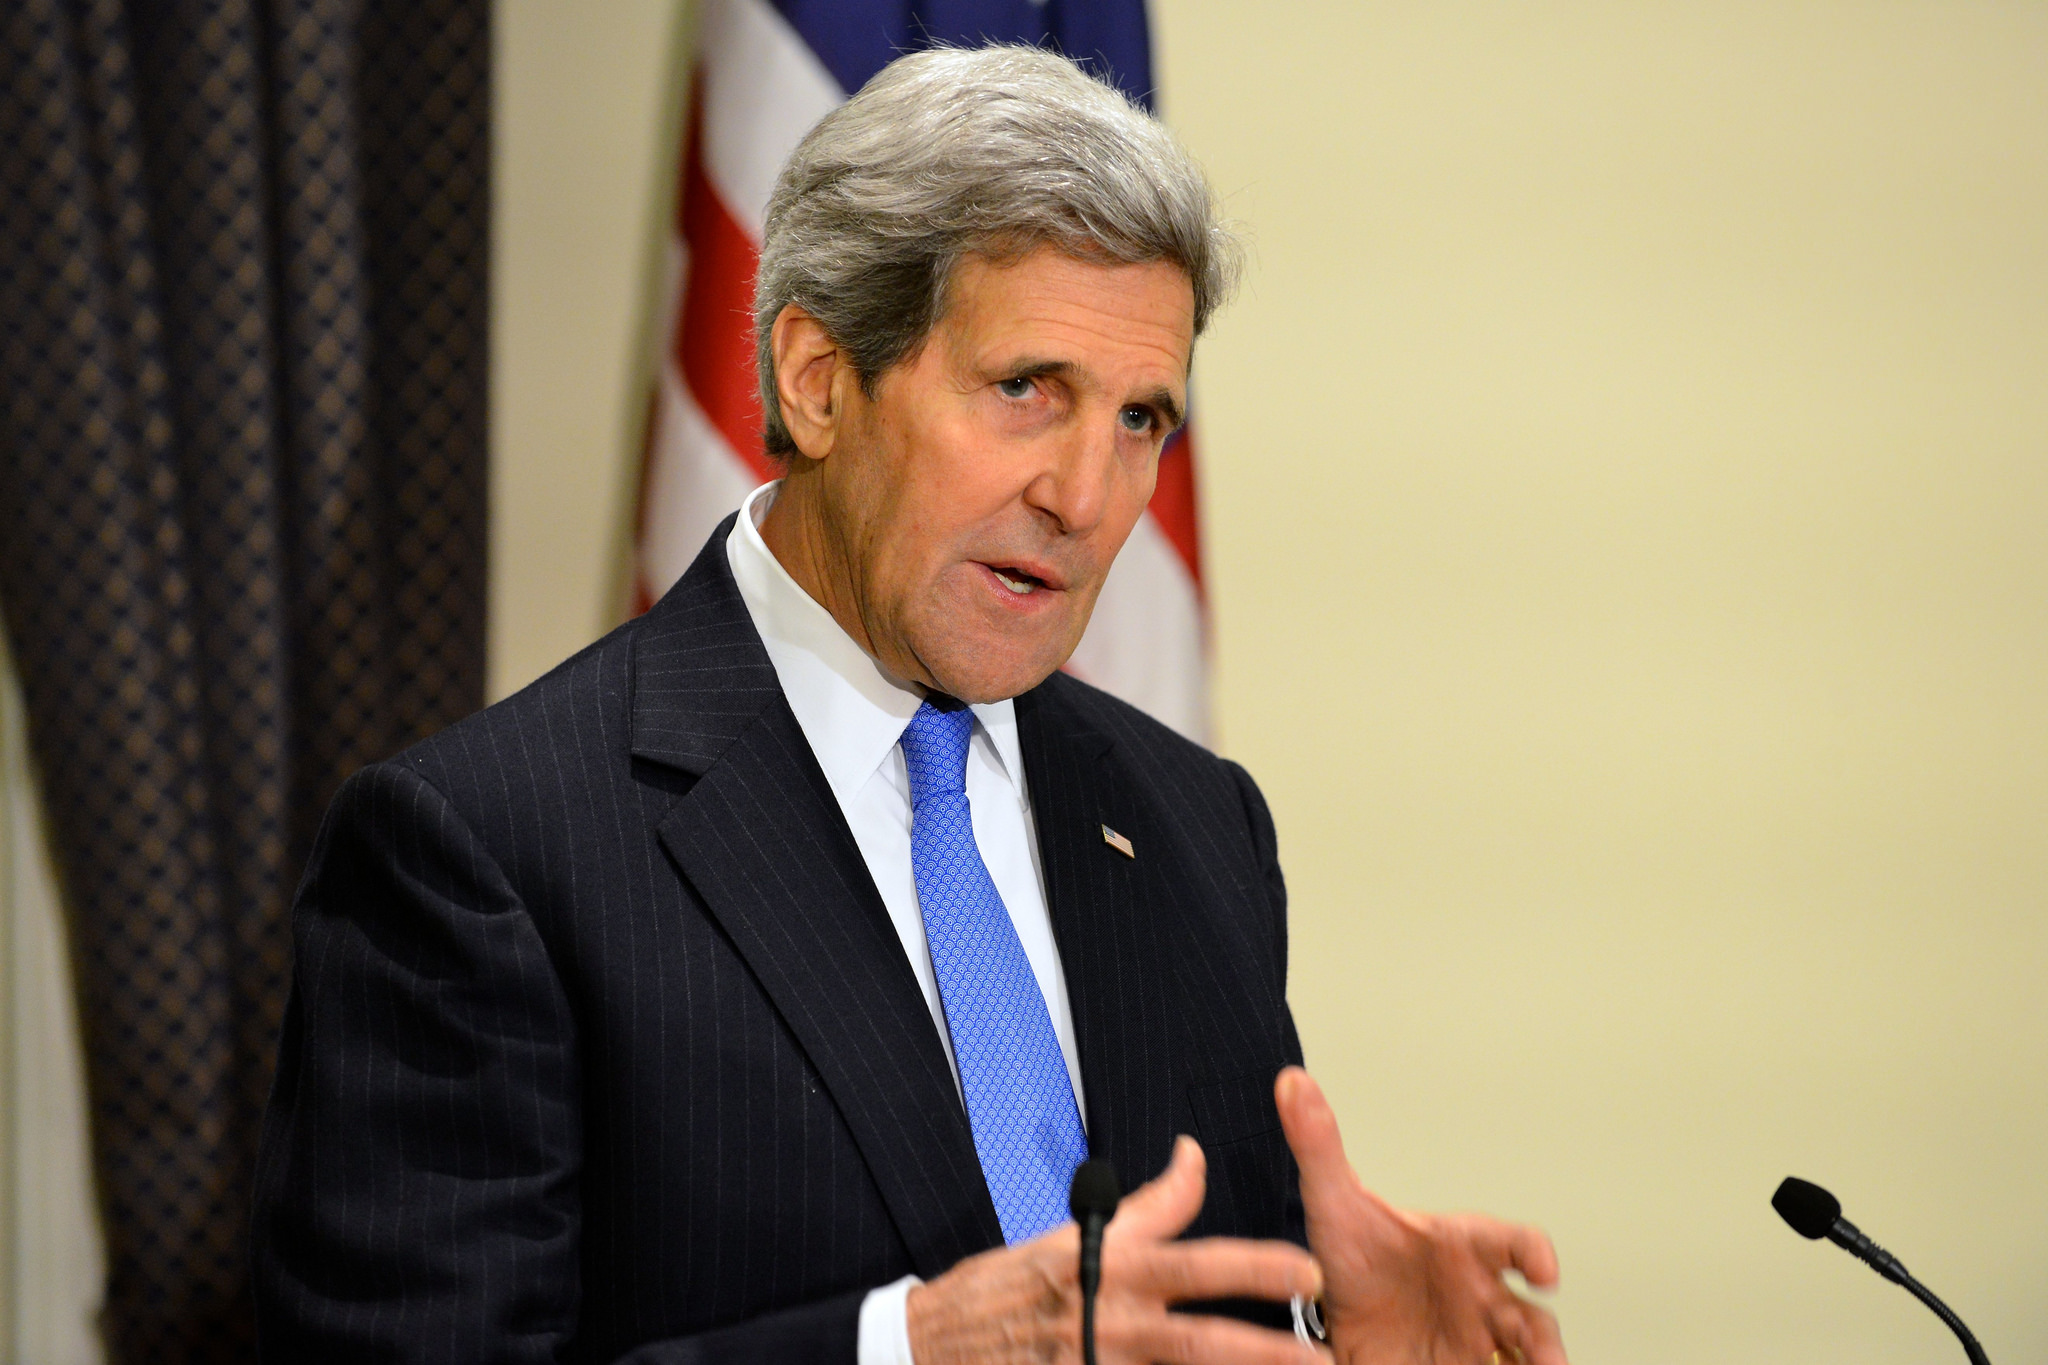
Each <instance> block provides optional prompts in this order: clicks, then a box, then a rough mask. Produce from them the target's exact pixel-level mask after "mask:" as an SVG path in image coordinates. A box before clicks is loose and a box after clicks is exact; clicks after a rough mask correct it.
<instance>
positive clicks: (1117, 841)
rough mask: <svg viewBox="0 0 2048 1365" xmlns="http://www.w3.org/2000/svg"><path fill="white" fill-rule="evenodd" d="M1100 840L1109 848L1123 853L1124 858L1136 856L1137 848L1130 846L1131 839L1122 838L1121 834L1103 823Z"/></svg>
mask: <svg viewBox="0 0 2048 1365" xmlns="http://www.w3.org/2000/svg"><path fill="white" fill-rule="evenodd" d="M1102 842H1103V843H1105V844H1108V845H1109V846H1110V847H1111V848H1113V849H1115V850H1116V851H1117V852H1119V853H1121V854H1123V855H1124V856H1125V857H1126V858H1135V857H1137V856H1138V850H1136V849H1134V848H1132V847H1131V841H1130V840H1129V839H1126V838H1124V836H1123V835H1121V834H1118V833H1117V832H1116V831H1115V830H1113V829H1111V828H1110V827H1109V826H1108V825H1104V826H1103V827H1102Z"/></svg>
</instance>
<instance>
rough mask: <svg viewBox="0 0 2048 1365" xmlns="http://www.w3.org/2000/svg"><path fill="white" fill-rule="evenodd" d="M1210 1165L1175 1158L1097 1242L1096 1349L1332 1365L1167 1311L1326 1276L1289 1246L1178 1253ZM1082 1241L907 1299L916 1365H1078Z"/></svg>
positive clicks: (1068, 1231) (1110, 1357)
mask: <svg viewBox="0 0 2048 1365" xmlns="http://www.w3.org/2000/svg"><path fill="white" fill-rule="evenodd" d="M1206 1170H1207V1162H1206V1161H1204V1160H1203V1157H1202V1149H1201V1147H1200V1146H1199V1145H1198V1144H1197V1143H1196V1142H1195V1140H1194V1139H1193V1138H1189V1137H1183V1138H1181V1139H1179V1141H1178V1142H1176V1143H1175V1144H1174V1149H1173V1160H1172V1161H1171V1162H1169V1163H1168V1164H1167V1167H1166V1169H1165V1170H1164V1171H1162V1172H1160V1174H1159V1177H1158V1179H1156V1180H1154V1181H1152V1182H1151V1183H1150V1184H1148V1185H1146V1186H1144V1187H1143V1188H1142V1189H1139V1190H1137V1191H1136V1192H1135V1193H1133V1194H1132V1195H1131V1196H1130V1197H1129V1198H1128V1199H1126V1200H1124V1201H1123V1203H1122V1204H1121V1205H1119V1206H1118V1208H1117V1212H1116V1217H1115V1218H1113V1219H1111V1220H1110V1223H1109V1226H1108V1228H1107V1229H1106V1230H1105V1232H1104V1233H1103V1238H1102V1287H1101V1289H1100V1290H1098V1291H1097V1293H1096V1299H1095V1343H1096V1350H1097V1354H1098V1357H1099V1359H1100V1361H1101V1362H1102V1365H1144V1362H1148V1361H1161V1362H1170V1365H1211V1362H1214V1365H1224V1362H1230V1365H1302V1363H1303V1362H1305V1361H1312V1360H1325V1359H1327V1358H1328V1357H1327V1355H1326V1354H1325V1353H1323V1352H1321V1351H1319V1350H1316V1349H1314V1348H1311V1347H1307V1346H1304V1345H1302V1344H1301V1342H1300V1341H1298V1340H1297V1339H1296V1338H1295V1337H1294V1336H1293V1335H1292V1334H1291V1333H1287V1332H1275V1331H1271V1330H1268V1329H1266V1328H1263V1327H1254V1326H1252V1325H1250V1324H1249V1323H1243V1322H1237V1321H1235V1320H1233V1319H1230V1318H1218V1317H1205V1316H1201V1315H1197V1314H1192V1313H1173V1312H1169V1311H1167V1310H1168V1308H1169V1306H1170V1305H1172V1304H1176V1303H1187V1302H1192V1301H1196V1300H1203V1299H1233V1298H1250V1299H1273V1300H1277V1301H1279V1302H1283V1303H1284V1302H1286V1300H1287V1299H1288V1298H1289V1297H1290V1296H1292V1295H1295V1294H1299V1295H1302V1296H1303V1297H1304V1298H1313V1297H1315V1296H1316V1295H1318V1294H1320V1293H1321V1292H1322V1287H1323V1275H1322V1271H1321V1270H1320V1269H1319V1268H1318V1267H1317V1266H1316V1263H1315V1261H1314V1260H1313V1259H1312V1258H1311V1257H1310V1256H1309V1254H1308V1253H1307V1252H1306V1251H1303V1250H1302V1249H1301V1248H1300V1247H1297V1246H1294V1245H1293V1244H1291V1243H1288V1242H1253V1241H1244V1240H1240V1239H1237V1238H1228V1237H1212V1238H1208V1239H1205V1240H1201V1241H1193V1242H1176V1241H1174V1240H1173V1239H1174V1238H1175V1237H1177V1236H1179V1235H1180V1232H1181V1230H1182V1229H1183V1228H1185V1227H1187V1225H1188V1224H1189V1223H1191V1222H1193V1221H1194V1218H1195V1215H1196V1214H1197V1213H1199V1212H1200V1211H1201V1208H1202V1196H1203V1194H1204V1192H1205V1188H1206V1186H1205V1182H1204V1175H1205V1172H1206ZM1080 1256H1081V1233H1080V1230H1079V1229H1078V1228H1076V1227H1075V1226H1074V1225H1073V1224H1072V1223H1067V1224H1065V1225H1063V1226H1061V1227H1058V1228H1055V1229H1053V1230H1052V1231H1051V1232H1048V1233H1046V1234H1045V1235H1044V1236H1042V1237H1038V1238H1036V1239H1034V1240H1032V1241H1029V1242H1023V1243H1020V1244H1018V1245H1016V1246H1013V1247H1004V1248H1002V1249H1000V1250H997V1251H985V1252H983V1253H982V1254H981V1255H979V1256H970V1257H968V1258H967V1259H966V1260H964V1261H962V1262H960V1263H959V1264H958V1265H956V1266H954V1267H953V1268H952V1269H951V1270H949V1271H947V1272H946V1273H945V1274H943V1275H941V1276H939V1277H938V1278H937V1279H935V1280H932V1281H930V1282H929V1283H926V1284H921V1285H918V1286H917V1287H916V1288H914V1289H912V1290H911V1291H910V1297H909V1300H908V1302H907V1303H906V1305H905V1311H906V1314H907V1317H908V1326H909V1329H910V1350H911V1355H912V1357H913V1358H914V1359H915V1360H916V1361H917V1365H956V1362H968V1361H973V1362H977V1365H979V1363H980V1362H1000V1361H1020V1362H1021V1361H1030V1362H1034V1365H1036V1363H1038V1362H1045V1361H1061V1362H1067V1361H1078V1360H1080V1358H1081V1284H1080Z"/></svg>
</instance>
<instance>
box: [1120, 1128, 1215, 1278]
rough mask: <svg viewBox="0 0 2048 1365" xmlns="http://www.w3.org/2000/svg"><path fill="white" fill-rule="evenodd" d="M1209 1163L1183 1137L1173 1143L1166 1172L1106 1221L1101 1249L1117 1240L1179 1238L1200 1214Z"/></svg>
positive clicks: (1142, 1187) (1199, 1147)
mask: <svg viewBox="0 0 2048 1365" xmlns="http://www.w3.org/2000/svg"><path fill="white" fill-rule="evenodd" d="M1208 1169H1209V1163H1208V1159H1207V1158H1205V1157H1204V1156H1203V1155H1202V1145H1201V1144H1200V1143H1198V1142H1196V1141H1195V1140H1194V1139H1193V1138H1191V1137H1188V1136H1186V1135H1185V1134H1183V1135H1182V1136H1180V1137H1178V1138H1175V1139H1174V1141H1173V1159H1172V1160H1170V1161H1168V1162H1167V1163H1166V1169H1165V1170H1163V1171H1161V1172H1160V1173H1159V1174H1158V1175H1156V1176H1154V1177H1153V1178H1152V1179H1150V1180H1148V1181H1146V1182H1145V1183H1144V1184H1143V1185H1140V1186H1139V1187H1138V1188H1137V1189H1136V1190H1134V1191H1132V1192H1131V1194H1130V1195H1129V1197H1127V1198H1126V1199H1125V1200H1124V1201H1123V1202H1122V1203H1121V1204H1119V1205H1117V1210H1116V1216H1115V1217H1114V1218H1111V1219H1110V1220H1109V1228H1108V1231H1107V1233H1106V1234H1105V1240H1104V1242H1103V1246H1104V1247H1105V1249H1106V1248H1107V1247H1108V1246H1109V1245H1110V1243H1109V1241H1108V1240H1107V1239H1108V1238H1109V1237H1116V1238H1117V1239H1118V1240H1136V1241H1145V1242H1164V1241H1167V1240H1169V1239H1171V1238H1174V1237H1177V1236H1179V1235H1180V1231H1181V1229H1182V1228H1184V1227H1186V1226H1187V1225H1188V1224H1190V1223H1192V1222H1194V1221H1195V1215H1196V1214H1198V1213H1200V1212H1201V1211H1202V1198H1203V1196H1204V1194H1205V1193H1207V1190H1208Z"/></svg>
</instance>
